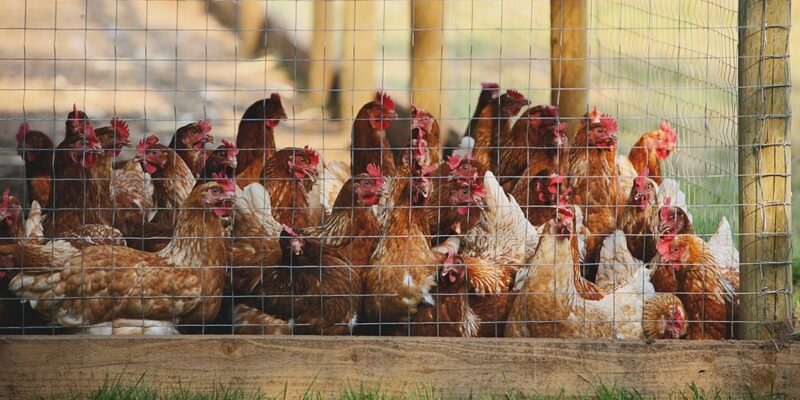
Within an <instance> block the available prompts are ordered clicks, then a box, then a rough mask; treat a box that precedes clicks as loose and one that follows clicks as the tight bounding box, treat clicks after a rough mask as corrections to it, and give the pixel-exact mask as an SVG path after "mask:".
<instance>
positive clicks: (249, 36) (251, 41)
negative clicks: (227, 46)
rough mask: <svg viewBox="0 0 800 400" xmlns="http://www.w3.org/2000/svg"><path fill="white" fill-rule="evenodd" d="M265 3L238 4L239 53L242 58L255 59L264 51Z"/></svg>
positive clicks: (259, 0) (252, 0) (248, 0)
mask: <svg viewBox="0 0 800 400" xmlns="http://www.w3.org/2000/svg"><path fill="white" fill-rule="evenodd" d="M265 7H266V3H265V2H264V1H262V0H243V1H241V2H239V11H238V12H239V14H238V15H239V21H238V23H237V28H238V29H239V53H240V55H242V56H244V57H250V58H253V57H257V56H259V55H261V54H262V51H263V50H264V47H263V40H264V28H265V27H266V18H267V15H266V12H265V10H264V8H265Z"/></svg>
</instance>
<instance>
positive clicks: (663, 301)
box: [642, 293, 686, 339]
mask: <svg viewBox="0 0 800 400" xmlns="http://www.w3.org/2000/svg"><path fill="white" fill-rule="evenodd" d="M642 315H643V319H642V329H643V330H644V337H645V338H646V339H680V338H682V337H683V336H684V335H685V334H686V309H685V308H684V307H683V303H682V302H681V299H679V298H678V297H677V296H675V295H673V294H668V293H659V294H656V295H655V296H653V297H652V298H650V299H649V300H647V301H646V302H645V304H644V312H643V314H642Z"/></svg>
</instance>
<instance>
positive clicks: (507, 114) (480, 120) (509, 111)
mask: <svg viewBox="0 0 800 400" xmlns="http://www.w3.org/2000/svg"><path fill="white" fill-rule="evenodd" d="M484 92H488V95H485V94H484ZM499 94H500V91H499V89H498V87H497V86H496V84H483V91H481V97H480V98H479V99H478V108H477V109H476V110H475V115H474V116H473V121H474V122H473V121H471V122H470V129H469V133H470V136H471V137H472V138H474V139H475V144H474V150H473V152H474V154H475V158H476V159H477V160H478V161H480V162H481V163H483V164H484V165H487V166H489V167H490V169H492V170H494V171H497V169H498V168H497V167H498V163H497V161H498V152H499V144H500V143H504V142H505V140H506V137H507V136H508V132H509V131H510V130H511V119H512V118H514V116H516V115H517V114H519V112H520V110H522V107H525V106H526V105H528V104H530V101H528V99H526V98H525V96H523V95H522V94H521V93H519V92H517V91H515V90H507V91H506V93H504V94H503V95H502V96H501V95H499ZM483 100H488V101H486V102H485V103H484V102H483Z"/></svg>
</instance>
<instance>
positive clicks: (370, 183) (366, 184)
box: [364, 181, 372, 186]
mask: <svg viewBox="0 0 800 400" xmlns="http://www.w3.org/2000/svg"><path fill="white" fill-rule="evenodd" d="M364 186H372V182H371V181H364Z"/></svg>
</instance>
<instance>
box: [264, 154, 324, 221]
mask: <svg viewBox="0 0 800 400" xmlns="http://www.w3.org/2000/svg"><path fill="white" fill-rule="evenodd" d="M318 165H319V155H318V154H317V152H316V151H314V150H313V149H312V148H310V147H308V146H306V147H304V148H302V149H301V148H297V147H287V148H284V149H281V150H280V151H278V152H277V153H275V155H274V156H272V158H270V159H269V160H267V163H266V164H265V165H264V170H263V171H261V184H262V185H264V188H266V189H267V192H269V199H270V202H271V203H272V215H274V216H275V219H276V220H278V222H280V223H282V224H285V225H287V226H288V225H289V224H292V225H291V226H293V227H296V228H305V227H308V226H311V214H310V211H309V209H308V201H309V200H308V191H307V190H306V186H305V184H306V182H309V181H310V182H313V181H314V180H316V179H317V173H318V169H317V167H318Z"/></svg>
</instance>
